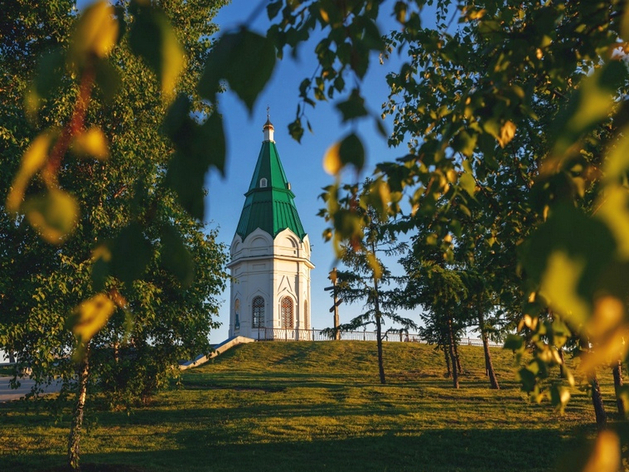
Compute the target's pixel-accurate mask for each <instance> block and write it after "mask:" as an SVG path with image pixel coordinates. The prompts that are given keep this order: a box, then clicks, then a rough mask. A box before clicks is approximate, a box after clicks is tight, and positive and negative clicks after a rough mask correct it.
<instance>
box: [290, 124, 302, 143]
mask: <svg viewBox="0 0 629 472" xmlns="http://www.w3.org/2000/svg"><path fill="white" fill-rule="evenodd" d="M288 132H289V133H290V136H291V138H293V139H294V140H295V141H297V142H298V143H301V138H302V137H303V135H304V128H303V127H302V125H301V119H300V118H297V119H295V121H293V122H292V123H290V124H289V125H288Z"/></svg>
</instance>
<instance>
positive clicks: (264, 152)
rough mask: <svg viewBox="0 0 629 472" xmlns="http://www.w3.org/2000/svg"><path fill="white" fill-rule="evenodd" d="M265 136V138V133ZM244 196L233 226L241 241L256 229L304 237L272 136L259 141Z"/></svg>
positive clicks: (272, 234)
mask: <svg viewBox="0 0 629 472" xmlns="http://www.w3.org/2000/svg"><path fill="white" fill-rule="evenodd" d="M269 126H270V129H271V130H272V126H273V125H271V124H270V122H268V121H267V124H266V125H265V130H266V129H267V127H269ZM266 136H267V137H268V132H267V134H266ZM271 136H272V135H271ZM245 197H246V199H245V206H244V207H243V209H242V213H241V215H240V221H239V222H238V227H237V229H236V234H238V235H239V236H240V237H241V238H242V240H243V241H244V240H245V238H246V237H247V236H248V235H249V234H251V233H252V232H254V231H255V230H256V229H257V228H260V229H262V230H263V231H266V232H267V233H269V234H270V235H271V236H272V237H273V238H275V236H277V235H278V233H280V232H281V231H284V230H285V229H286V228H288V229H290V230H292V232H293V233H295V234H296V235H297V236H299V238H300V239H302V240H303V238H304V236H306V232H305V231H304V227H303V226H302V224H301V220H300V219H299V214H298V213H297V207H296V206H295V202H294V198H295V194H293V192H292V191H291V189H290V184H289V183H288V180H287V179H286V174H285V173H284V167H282V162H281V161H280V156H279V154H278V152H277V147H276V146H275V142H273V141H272V139H268V140H265V141H264V142H263V143H262V149H260V154H259V155H258V162H257V164H256V168H255V170H254V172H253V177H252V178H251V183H250V184H249V191H248V192H247V193H246V194H245Z"/></svg>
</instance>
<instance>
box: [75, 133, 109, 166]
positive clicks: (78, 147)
mask: <svg viewBox="0 0 629 472" xmlns="http://www.w3.org/2000/svg"><path fill="white" fill-rule="evenodd" d="M72 151H73V152H75V153H76V154H79V155H82V156H90V157H93V158H94V159H99V160H105V159H107V158H108V157H109V147H108V145H107V138H106V137H105V133H103V131H102V130H101V129H100V128H99V127H98V126H93V127H92V128H90V129H88V130H87V131H85V132H83V133H81V134H79V135H78V136H76V137H75V138H74V140H73V142H72Z"/></svg>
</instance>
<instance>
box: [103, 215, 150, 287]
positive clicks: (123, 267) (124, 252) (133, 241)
mask: <svg viewBox="0 0 629 472" xmlns="http://www.w3.org/2000/svg"><path fill="white" fill-rule="evenodd" d="M152 256H153V246H152V245H151V243H150V242H149V240H148V239H146V237H145V236H144V233H143V231H142V227H141V226H140V225H139V224H138V223H131V224H129V225H128V226H126V227H125V228H123V229H122V231H120V233H119V234H118V236H117V237H116V238H115V239H114V240H113V243H112V247H111V268H112V271H111V272H112V275H113V276H115V277H117V278H119V279H120V280H121V281H122V282H124V283H125V284H126V285H131V284H132V283H133V281H134V280H137V279H139V278H141V277H142V275H143V274H144V272H146V267H147V266H148V263H149V262H150V261H151V258H152Z"/></svg>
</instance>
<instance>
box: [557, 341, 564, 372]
mask: <svg viewBox="0 0 629 472" xmlns="http://www.w3.org/2000/svg"><path fill="white" fill-rule="evenodd" d="M557 352H558V353H559V359H561V364H559V377H561V378H562V379H564V378H566V356H565V354H564V352H563V347H559V348H557Z"/></svg>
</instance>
